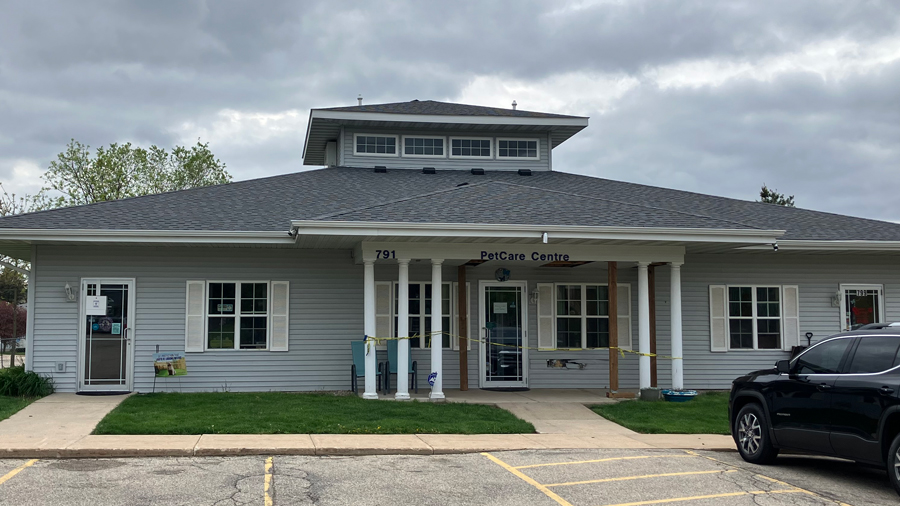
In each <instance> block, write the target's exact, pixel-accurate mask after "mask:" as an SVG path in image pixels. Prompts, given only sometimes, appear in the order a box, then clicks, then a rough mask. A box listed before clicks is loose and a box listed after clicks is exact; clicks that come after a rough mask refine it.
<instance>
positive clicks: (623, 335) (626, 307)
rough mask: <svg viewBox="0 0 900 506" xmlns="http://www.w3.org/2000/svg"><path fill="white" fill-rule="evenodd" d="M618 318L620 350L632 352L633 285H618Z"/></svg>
mask: <svg viewBox="0 0 900 506" xmlns="http://www.w3.org/2000/svg"><path fill="white" fill-rule="evenodd" d="M617 294H618V296H617V299H618V300H617V304H616V316H617V321H618V329H619V333H618V335H619V348H625V349H626V350H630V349H631V346H632V343H631V285H629V284H627V283H619V284H618V292H617Z"/></svg>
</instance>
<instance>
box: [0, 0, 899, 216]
mask: <svg viewBox="0 0 900 506" xmlns="http://www.w3.org/2000/svg"><path fill="white" fill-rule="evenodd" d="M898 33H900V3H897V2H893V1H888V0H885V1H880V2H879V1H872V2H846V1H830V2H821V1H796V2H783V1H766V2H764V1H748V2H742V3H738V2H728V3H722V2H712V1H686V0H681V1H674V0H673V1H661V2H660V1H653V2H650V1H634V2H596V3H590V2H583V3H572V4H563V3H562V2H541V1H537V0H535V1H503V2H485V1H477V2H476V1H469V2H422V1H412V0H409V1H396V2H391V3H381V2H379V3H375V2H363V1H359V2H340V1H337V2H336V1H318V2H314V1H304V2H302V3H298V2H290V1H284V2H276V1H268V2H265V3H262V4H260V3H256V2H225V1H216V2H205V1H193V2H188V1H185V2H168V1H165V2H100V1H98V2H78V3H75V2H42V1H36V2H19V3H12V4H9V5H7V6H6V7H4V16H2V17H0V181H3V182H4V183H6V184H10V182H11V181H12V182H14V184H15V185H18V186H20V187H22V188H28V187H29V186H28V182H27V181H26V180H25V179H23V178H24V177H25V176H21V175H16V174H13V173H12V172H10V171H11V170H12V167H13V166H15V164H16V163H20V162H21V161H22V160H27V161H30V162H31V163H33V164H36V165H37V166H38V167H46V165H47V163H48V162H49V161H50V160H51V159H52V158H53V156H54V155H55V154H56V153H57V152H59V151H61V149H62V148H63V146H64V145H65V143H66V142H67V141H68V139H69V138H72V137H74V138H76V139H79V140H80V141H82V142H86V143H88V144H91V145H93V146H98V145H102V144H108V143H110V142H115V141H133V142H137V143H140V144H144V145H148V144H151V143H156V144H159V145H165V146H171V145H173V144H175V143H186V142H188V143H189V142H193V138H194V137H196V136H197V135H201V136H205V138H204V140H210V142H211V143H212V144H211V147H212V149H213V151H214V152H215V153H216V154H217V155H218V156H219V157H220V158H222V159H223V160H224V161H225V162H226V163H227V164H228V166H229V169H230V170H231V172H232V173H233V174H234V175H235V176H236V177H238V178H240V179H244V178H251V177H260V176H265V175H269V174H273V173H281V172H288V171H293V170H301V169H303V167H302V160H301V159H300V153H301V151H302V142H303V137H304V131H303V130H304V128H305V118H306V114H307V113H308V110H309V108H311V107H327V106H333V105H348V104H352V103H355V101H354V98H355V97H356V95H357V93H362V94H363V95H364V96H365V97H366V102H368V103H372V102H380V101H385V102H387V101H398V100H410V99H413V98H419V99H436V100H459V99H461V98H464V97H466V96H472V95H473V94H475V95H478V96H487V97H488V99H489V100H490V103H485V104H483V105H496V106H506V104H508V103H509V101H510V100H511V99H512V98H517V99H518V100H519V102H520V105H521V107H523V108H530V109H541V108H542V107H541V106H542V105H544V103H542V102H541V101H539V100H534V101H533V102H532V103H529V102H528V100H527V99H526V100H523V99H522V98H520V97H517V96H514V95H512V93H514V92H513V91H507V90H499V91H496V90H495V91H493V92H488V91H484V90H481V91H480V92H478V93H476V92H475V91H473V87H476V88H477V86H478V83H479V82H480V81H479V80H480V79H485V78H493V79H494V80H495V82H499V83H515V87H514V88H513V89H515V90H516V92H519V93H522V92H521V90H523V89H524V90H526V91H527V90H531V89H534V90H540V93H538V95H539V96H548V94H549V96H553V95H555V96H554V97H553V98H554V101H553V103H555V104H560V103H561V104H562V108H563V109H564V110H548V112H567V113H574V114H580V115H588V116H591V117H592V120H591V121H592V124H591V126H590V127H589V128H588V129H587V130H585V131H584V132H583V133H581V134H580V135H579V136H577V137H576V138H574V139H573V140H571V141H570V142H569V143H567V144H566V145H564V146H563V147H562V148H560V149H559V150H558V151H557V152H556V153H554V165H555V167H556V168H557V169H560V170H566V171H570V172H580V173H590V174H596V175H602V176H604V177H612V178H616V179H624V180H631V181H638V182H644V183H648V184H655V185H661V186H669V187H676V188H681V189H688V190H694V191H703V192H708V193H716V194H723V195H729V196H734V197H739V198H748V199H751V198H754V197H755V193H756V192H757V191H758V187H759V185H761V184H762V183H763V182H766V183H767V184H769V185H770V186H775V187H778V188H779V189H780V190H781V191H785V192H788V193H793V194H796V195H797V199H798V202H799V203H800V204H801V205H802V206H804V207H810V208H814V209H821V210H830V211H835V212H841V213H847V214H854V215H863V216H869V217H875V218H882V219H893V220H898V219H900V208H898V206H897V205H896V204H894V203H893V199H892V198H889V195H888V192H889V188H890V187H891V186H892V185H896V184H897V183H900V176H897V175H896V173H897V172H898V171H897V170H896V169H897V166H898V164H900V135H898V134H900V131H898V128H900V126H898V125H900V121H898V120H900V117H898V111H900V108H898V107H897V104H898V103H900V102H898V99H900V96H898V93H900V92H898V90H900V86H898V84H900V70H898V65H900V61H898V59H897V58H898V54H896V53H894V54H893V56H890V54H888V56H887V57H885V56H884V55H881V54H879V55H880V56H879V55H876V56H877V58H881V60H879V61H877V62H875V63H871V62H869V63H867V64H866V65H867V66H865V68H862V69H858V68H854V67H853V65H852V63H853V62H855V61H857V60H860V61H861V60H865V59H866V58H869V59H871V58H875V57H870V56H871V55H869V56H867V54H868V53H867V51H869V52H871V51H875V50H876V49H878V48H879V47H882V46H884V47H887V48H888V49H887V50H886V51H888V53H890V51H891V50H894V51H896V50H897V48H896V47H895V46H890V44H895V43H896V37H897V36H898V35H897V34H898ZM839 43H843V44H849V46H848V47H846V48H843V49H841V48H839V49H838V51H839V52H840V51H844V52H845V53H847V54H844V55H843V56H841V58H842V59H839V60H837V63H834V64H833V65H832V67H829V68H830V70H827V71H825V74H827V75H824V77H823V74H822V71H817V70H816V69H814V68H813V69H809V68H806V67H809V66H810V65H811V66H812V67H815V66H816V65H817V64H818V63H817V62H818V61H819V60H820V59H827V58H828V56H827V55H823V56H821V57H820V56H817V55H816V54H812V56H808V60H807V61H805V62H804V63H803V64H799V65H796V66H795V67H792V68H788V69H787V70H785V69H784V68H782V67H779V63H778V62H780V61H781V60H783V59H787V60H791V59H792V58H793V59H796V58H797V57H798V56H797V55H798V54H801V55H802V54H803V53H804V52H805V51H807V50H808V48H810V47H817V45H823V47H824V46H828V45H829V44H832V45H833V44H839ZM828 47H831V46H828ZM891 48H893V49H891ZM854 51H855V52H857V53H859V54H856V53H854ZM877 58H876V59H877ZM891 58H893V60H892V59H891ZM773 62H774V63H773ZM810 62H811V63H810ZM695 64H696V65H701V67H700V69H699V70H697V69H696V68H693V67H691V65H695ZM845 64H847V66H848V68H847V70H846V72H842V66H843V65H845ZM678 65H683V66H684V67H683V68H682V67H677V66H678ZM703 65H706V66H703ZM729 66H731V67H741V66H746V67H747V68H748V69H749V70H745V71H743V72H734V73H733V74H730V77H727V78H722V79H719V80H716V79H714V78H711V77H710V76H709V75H708V74H710V73H713V74H714V73H715V72H718V71H720V69H721V68H722V67H725V68H728V67H729ZM673 68H676V70H674V71H673V70H672V69H673ZM742 68H743V67H742ZM771 68H775V69H778V70H777V72H774V73H771V72H770V73H769V74H766V72H769V71H768V70H766V69H771ZM710 69H712V70H710ZM717 69H719V70H717ZM664 71H668V72H669V74H667V75H671V74H672V72H674V73H675V75H681V74H684V75H687V76H688V77H692V78H697V79H699V81H700V82H698V83H692V84H689V85H677V86H669V85H666V83H664V82H662V81H660V79H661V78H660V77H659V73H660V72H664ZM578 76H582V79H586V80H588V81H590V80H592V79H596V80H598V81H600V80H603V79H613V80H614V79H626V80H627V79H631V80H632V81H633V82H634V83H635V84H633V85H631V86H630V87H629V88H628V89H627V91H624V92H622V93H620V94H619V95H616V96H610V97H607V100H605V101H604V100H598V99H602V98H604V97H602V96H599V95H602V94H603V93H605V92H604V91H603V90H601V89H599V88H598V89H593V88H591V87H590V86H587V87H585V88H584V89H578V88H574V89H573V88H572V87H565V86H561V88H560V89H559V90H556V89H555V88H554V86H555V84H548V83H557V82H564V81H566V80H567V79H577V78H578ZM698 76H699V77H698ZM704 80H705V81H704ZM563 90H564V91H563ZM598 90H599V91H598ZM554 92H555V93H554ZM536 93H537V92H536ZM522 94H525V93H522ZM223 111H237V113H238V116H234V115H232V116H228V115H227V114H224V113H223ZM286 111H294V112H295V116H290V115H287V116H285V113H286ZM253 114H261V115H268V116H266V117H267V118H269V119H268V120H267V121H268V123H267V124H268V125H269V126H271V124H273V122H274V124H278V125H279V128H281V130H278V131H272V130H271V129H270V130H266V127H265V126H260V124H262V123H261V121H262V120H260V121H257V120H255V119H253V117H252V115H253ZM298 118H299V119H298ZM263 123H264V122H263ZM284 128H290V129H293V130H290V131H285V130H284ZM273 132H274V133H273ZM32 187H34V185H32ZM861 196H866V197H864V198H860V197H861ZM891 197H892V196H891Z"/></svg>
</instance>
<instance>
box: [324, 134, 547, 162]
mask: <svg viewBox="0 0 900 506" xmlns="http://www.w3.org/2000/svg"><path fill="white" fill-rule="evenodd" d="M354 134H380V135H397V136H398V139H397V142H398V144H397V149H398V150H399V151H400V152H401V153H402V151H403V136H404V135H413V136H417V137H428V136H430V135H433V136H435V137H444V138H445V141H444V142H445V146H444V148H445V151H446V153H449V151H450V137H473V138H474V137H488V138H491V139H493V145H492V147H493V154H494V155H496V154H497V139H498V138H503V139H507V138H513V139H536V140H537V141H538V144H539V146H540V148H539V149H540V160H502V159H498V158H497V157H496V156H494V157H492V158H487V157H486V158H484V159H477V158H450V157H449V156H445V157H444V158H431V157H424V158H422V157H414V156H402V155H401V156H358V155H355V154H354V153H353V152H354ZM338 149H339V150H341V152H342V153H343V158H342V160H343V162H342V164H343V165H345V166H347V167H375V166H376V165H383V166H385V167H388V168H413V169H421V168H422V167H434V168H435V169H438V170H441V169H456V170H458V169H468V168H472V167H481V168H483V169H485V170H518V169H531V170H535V171H538V170H550V155H549V143H548V139H547V133H546V132H535V133H533V134H527V133H519V134H512V135H500V136H498V135H497V133H496V132H494V131H491V130H477V129H467V130H458V131H444V130H441V131H439V132H422V131H421V130H419V131H408V130H407V131H404V130H383V129H375V128H369V129H354V128H345V129H344V136H343V148H341V147H340V146H339V147H338Z"/></svg>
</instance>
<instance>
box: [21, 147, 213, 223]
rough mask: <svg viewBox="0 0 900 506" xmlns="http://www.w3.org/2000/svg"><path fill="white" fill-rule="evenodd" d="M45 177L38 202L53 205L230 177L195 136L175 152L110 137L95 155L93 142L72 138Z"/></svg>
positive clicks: (207, 183)
mask: <svg viewBox="0 0 900 506" xmlns="http://www.w3.org/2000/svg"><path fill="white" fill-rule="evenodd" d="M42 177H43V179H44V181H45V182H46V183H47V186H45V187H44V188H43V189H42V190H41V192H40V193H39V194H38V196H37V197H36V199H37V206H38V207H40V208H43V209H51V208H56V207H63V206H75V205H81V204H93V203H95V202H103V201H106V200H118V199H124V198H128V197H138V196H141V195H150V194H154V193H162V192H168V191H175V190H185V189H188V188H197V187H200V186H210V185H214V184H222V183H228V182H230V181H231V176H230V175H229V174H228V172H227V171H226V170H225V164H224V163H222V161H221V160H219V159H217V158H216V157H215V156H214V155H213V154H212V152H211V151H210V150H209V143H201V142H199V141H198V142H197V144H196V145H195V146H192V147H190V148H186V147H184V146H176V147H175V148H174V149H173V150H172V151H171V152H168V151H166V150H165V149H164V148H160V147H157V146H150V148H148V149H144V148H141V147H135V146H132V145H131V143H125V144H118V143H112V144H110V145H109V146H107V147H99V148H97V150H96V154H95V155H91V151H90V146H87V145H84V144H81V143H80V142H78V141H76V140H74V139H72V140H71V141H70V142H69V144H68V145H67V146H66V150H65V151H63V152H62V153H59V154H58V155H57V157H56V160H54V161H52V162H50V167H49V168H48V169H47V172H46V173H44V175H43V176H42Z"/></svg>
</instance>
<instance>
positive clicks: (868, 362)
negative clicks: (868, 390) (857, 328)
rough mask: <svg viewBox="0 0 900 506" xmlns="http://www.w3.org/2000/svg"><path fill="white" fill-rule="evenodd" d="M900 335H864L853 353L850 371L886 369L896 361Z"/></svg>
mask: <svg viewBox="0 0 900 506" xmlns="http://www.w3.org/2000/svg"><path fill="white" fill-rule="evenodd" d="M898 347H900V337H896V336H883V337H863V338H862V339H860V341H859V346H857V347H856V353H854V354H853V361H852V362H850V369H849V370H848V371H847V372H849V373H872V372H881V371H886V370H888V369H890V368H891V366H892V365H893V363H894V356H895V355H896V354H897V348H898Z"/></svg>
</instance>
